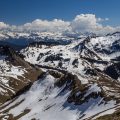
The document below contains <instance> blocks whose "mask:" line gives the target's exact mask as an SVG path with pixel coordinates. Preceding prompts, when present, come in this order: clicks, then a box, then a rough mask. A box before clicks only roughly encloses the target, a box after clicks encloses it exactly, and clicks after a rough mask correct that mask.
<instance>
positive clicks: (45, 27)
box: [0, 14, 120, 34]
mask: <svg viewBox="0 0 120 120" xmlns="http://www.w3.org/2000/svg"><path fill="white" fill-rule="evenodd" d="M108 20H109V18H97V17H96V16H95V15H94V14H80V15H77V16H76V17H75V18H74V19H73V20H72V21H63V20H60V19H54V20H51V21H48V20H41V19H36V20H34V21H33V22H31V23H26V24H24V25H21V26H14V25H12V26H10V25H7V24H5V23H3V22H0V29H3V28H4V29H5V28H7V29H8V28H9V29H10V30H11V31H14V30H16V31H38V32H61V33H64V32H65V31H67V32H76V33H84V32H93V33H97V34H107V33H111V32H115V31H120V27H111V26H103V24H102V22H104V21H108Z"/></svg>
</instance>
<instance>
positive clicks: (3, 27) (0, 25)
mask: <svg viewBox="0 0 120 120" xmlns="http://www.w3.org/2000/svg"><path fill="white" fill-rule="evenodd" d="M8 27H9V25H7V24H5V23H4V22H0V29H5V28H8Z"/></svg>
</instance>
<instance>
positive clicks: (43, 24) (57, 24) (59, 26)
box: [22, 19, 70, 32]
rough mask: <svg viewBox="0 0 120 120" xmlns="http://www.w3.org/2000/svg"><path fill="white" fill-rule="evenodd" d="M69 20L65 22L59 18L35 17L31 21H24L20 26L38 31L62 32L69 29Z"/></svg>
mask: <svg viewBox="0 0 120 120" xmlns="http://www.w3.org/2000/svg"><path fill="white" fill-rule="evenodd" d="M69 25H70V22H66V21H63V20H59V19H54V20H52V21H47V20H41V19H36V20H34V21H33V22H32V23H26V24H24V25H23V26H22V28H23V29H24V30H29V31H40V32H46V31H49V32H57V31H58V32H63V31H66V30H69Z"/></svg>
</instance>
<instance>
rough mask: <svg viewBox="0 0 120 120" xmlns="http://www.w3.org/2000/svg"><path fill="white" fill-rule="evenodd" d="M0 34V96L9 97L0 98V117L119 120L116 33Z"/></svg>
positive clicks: (119, 62)
mask: <svg viewBox="0 0 120 120" xmlns="http://www.w3.org/2000/svg"><path fill="white" fill-rule="evenodd" d="M0 38H1V41H0V43H1V44H2V45H1V47H0V63H1V65H0V68H1V69H0V73H1V76H0V79H1V82H0V86H4V87H1V88H0V91H1V92H0V93H1V94H0V95H2V97H3V98H4V97H6V95H7V94H8V95H10V97H9V100H8V99H5V98H4V101H3V100H2V102H1V105H0V119H1V120H9V119H10V120H93V119H95V120H97V119H98V120H106V118H109V119H110V118H111V119H110V120H113V119H116V120H119V119H120V116H118V114H119V110H120V33H119V32H116V33H113V34H108V35H106V36H96V35H94V34H91V35H89V36H87V35H72V34H71V35H62V34H59V33H58V34H54V33H21V34H20V33H9V35H8V33H6V34H5V32H4V33H1V34H0ZM3 43H4V44H3ZM21 43H22V44H21ZM5 45H9V46H11V47H12V46H16V47H15V50H16V52H15V51H14V50H13V49H11V48H8V47H7V46H5ZM21 45H22V47H18V46H21ZM23 46H24V47H23ZM10 78H11V79H10ZM35 80H37V81H35ZM12 81H13V82H12ZM17 81H19V83H18V82H17ZM11 82H12V83H11ZM23 82H24V84H23ZM8 83H11V84H8ZM31 83H32V84H31ZM17 85H18V86H20V87H16V86H17ZM21 86H22V87H21ZM4 88H5V89H4ZM14 89H17V90H14ZM6 90H10V91H12V94H9V93H8V91H6ZM13 90H14V91H13Z"/></svg>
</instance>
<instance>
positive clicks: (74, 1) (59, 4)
mask: <svg viewBox="0 0 120 120" xmlns="http://www.w3.org/2000/svg"><path fill="white" fill-rule="evenodd" d="M119 11H120V0H0V21H3V22H5V23H8V24H15V25H20V24H23V23H26V22H31V21H33V20H35V19H43V20H44V19H47V20H52V19H54V18H57V19H63V20H68V21H70V20H72V19H74V17H75V16H76V15H79V14H82V13H83V14H86V13H89V14H95V15H96V16H97V17H101V18H109V19H110V20H109V21H106V22H104V24H107V25H111V26H117V25H120V14H119Z"/></svg>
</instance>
